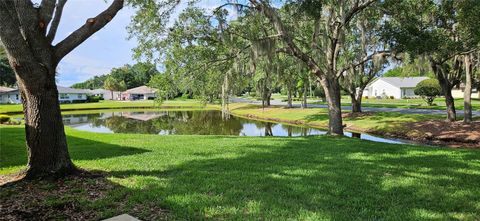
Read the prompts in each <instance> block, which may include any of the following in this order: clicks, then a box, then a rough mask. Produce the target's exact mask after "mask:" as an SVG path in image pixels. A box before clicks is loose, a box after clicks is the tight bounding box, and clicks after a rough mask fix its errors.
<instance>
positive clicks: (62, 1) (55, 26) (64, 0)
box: [47, 0, 67, 43]
mask: <svg viewBox="0 0 480 221" xmlns="http://www.w3.org/2000/svg"><path fill="white" fill-rule="evenodd" d="M65 3H67V0H59V1H58V4H57V6H56V7H55V17H53V20H52V24H51V25H50V30H48V34H47V41H48V42H50V43H52V42H53V40H54V39H55V35H56V34H57V29H58V25H59V24H60V18H62V13H63V7H64V6H65Z"/></svg>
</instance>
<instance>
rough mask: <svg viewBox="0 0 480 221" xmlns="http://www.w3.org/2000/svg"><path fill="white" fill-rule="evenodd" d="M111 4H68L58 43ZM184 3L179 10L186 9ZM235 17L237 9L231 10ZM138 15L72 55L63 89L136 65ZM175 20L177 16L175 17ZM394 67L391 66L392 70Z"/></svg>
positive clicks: (124, 16)
mask: <svg viewBox="0 0 480 221" xmlns="http://www.w3.org/2000/svg"><path fill="white" fill-rule="evenodd" d="M110 2H111V1H107V2H105V1H103V0H73V1H68V2H67V4H66V5H65V8H64V13H63V17H62V20H61V23H60V27H59V29H58V33H57V36H56V38H55V42H54V43H56V42H58V41H60V40H63V39H64V38H65V37H66V36H68V35H69V34H70V33H72V32H73V31H74V30H76V29H77V28H79V27H80V26H82V25H83V24H84V23H85V21H86V20H87V19H88V18H91V17H94V16H96V15H97V14H98V13H100V12H101V11H103V10H104V9H105V8H107V7H108V5H109V3H110ZM221 2H222V0H203V1H199V3H197V5H199V6H200V7H203V8H206V9H207V11H208V10H211V9H213V8H215V7H218V6H219V5H220V4H221ZM185 6H186V4H185V3H182V4H181V5H180V6H179V7H178V10H177V13H174V14H178V11H180V10H181V9H183V8H185ZM230 12H231V13H232V14H231V15H233V16H235V13H234V11H233V10H231V11H230ZM134 13H135V10H134V9H132V8H128V7H125V8H124V9H122V10H121V11H120V12H119V13H118V14H117V16H116V17H115V18H114V19H113V20H112V21H111V22H110V23H109V24H107V26H106V27H104V28H103V29H101V30H100V31H98V32H97V33H95V34H94V35H93V36H91V37H90V38H89V39H88V40H87V41H85V42H84V43H83V44H81V45H80V46H79V47H77V48H76V49H75V50H74V51H72V52H71V53H70V54H68V55H67V56H66V57H65V58H64V59H63V60H62V61H61V62H60V64H59V67H58V70H57V72H58V77H57V82H58V84H59V85H62V86H71V85H72V84H74V83H79V82H82V81H85V80H87V79H89V78H91V77H93V76H95V75H102V74H108V73H109V72H110V70H111V69H112V68H114V67H120V66H123V65H125V64H133V63H135V62H136V61H134V60H133V59H132V51H131V50H132V48H134V47H135V46H136V43H137V42H136V41H135V39H132V40H127V37H128V33H127V30H126V27H127V26H128V24H129V23H130V17H131V16H132V15H133V14H134ZM172 18H175V16H172ZM389 68H391V67H389Z"/></svg>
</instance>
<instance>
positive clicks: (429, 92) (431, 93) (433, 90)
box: [414, 79, 442, 106]
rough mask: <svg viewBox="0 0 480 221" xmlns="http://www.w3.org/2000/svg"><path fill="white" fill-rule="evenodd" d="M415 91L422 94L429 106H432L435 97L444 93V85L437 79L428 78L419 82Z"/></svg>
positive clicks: (419, 94)
mask: <svg viewBox="0 0 480 221" xmlns="http://www.w3.org/2000/svg"><path fill="white" fill-rule="evenodd" d="M414 92H415V94H416V95H418V96H421V97H422V98H423V99H424V100H425V102H427V104H428V106H432V105H433V101H434V100H435V98H436V97H437V96H440V95H441V94H442V87H440V84H439V83H438V80H437V79H426V80H423V81H420V83H418V84H417V86H416V87H415V90H414Z"/></svg>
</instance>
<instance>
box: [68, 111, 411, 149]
mask: <svg viewBox="0 0 480 221" xmlns="http://www.w3.org/2000/svg"><path fill="white" fill-rule="evenodd" d="M63 122H64V124H65V125H67V126H70V127H72V128H75V129H78V130H84V131H90V132H97V133H133V134H159V135H171V134H176V135H189V134H190V135H235V136H285V137H286V136H288V137H296V136H310V135H323V134H326V131H324V130H320V129H316V128H309V127H301V126H292V125H287V124H281V123H271V122H264V121H258V120H252V119H245V118H241V117H236V116H229V117H228V118H227V119H226V118H225V117H223V116H222V112H221V111H216V110H198V111H173V110H162V111H152V110H133V111H132V110H115V111H110V112H104V111H102V112H91V113H88V114H64V115H63ZM345 135H346V136H349V137H352V136H353V137H356V138H360V139H365V140H371V141H377V142H383V143H395V144H401V143H404V141H400V140H395V139H385V138H381V137H376V136H372V135H369V134H359V133H350V132H346V133H345Z"/></svg>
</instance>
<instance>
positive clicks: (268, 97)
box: [266, 90, 272, 107]
mask: <svg viewBox="0 0 480 221" xmlns="http://www.w3.org/2000/svg"><path fill="white" fill-rule="evenodd" d="M271 99H272V92H270V90H268V92H267V99H266V102H267V107H269V106H270V105H271V104H270V100H271Z"/></svg>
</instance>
